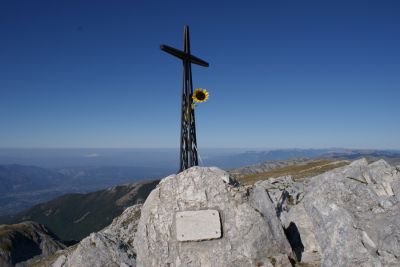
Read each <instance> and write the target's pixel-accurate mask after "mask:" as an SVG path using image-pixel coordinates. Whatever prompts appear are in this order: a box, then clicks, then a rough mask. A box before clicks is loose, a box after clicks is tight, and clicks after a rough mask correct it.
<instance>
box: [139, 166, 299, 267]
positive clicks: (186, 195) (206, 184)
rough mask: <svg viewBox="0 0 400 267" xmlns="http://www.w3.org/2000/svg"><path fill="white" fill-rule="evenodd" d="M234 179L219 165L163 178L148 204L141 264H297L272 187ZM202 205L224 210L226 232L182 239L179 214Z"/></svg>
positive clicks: (141, 236)
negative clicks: (292, 258)
mask: <svg viewBox="0 0 400 267" xmlns="http://www.w3.org/2000/svg"><path fill="white" fill-rule="evenodd" d="M234 184H235V181H233V179H232V178H230V177H229V174H228V173H226V172H224V171H222V170H220V169H218V168H201V167H192V168H190V169H188V170H185V171H184V172H182V173H180V174H178V175H171V176H169V177H167V178H165V179H163V180H162V181H161V182H160V184H159V185H158V187H157V188H156V189H155V190H153V192H152V193H151V194H150V195H149V197H148V198H147V200H146V202H145V203H144V205H143V208H142V215H141V218H140V222H139V225H138V232H137V234H136V237H135V242H134V244H135V248H136V250H137V259H136V260H137V266H143V267H147V266H268V265H271V264H272V263H275V265H280V266H291V264H290V261H289V258H288V255H289V256H290V255H291V253H292V251H291V247H290V245H289V243H288V241H287V239H286V237H285V234H284V231H283V228H282V226H281V223H280V221H279V219H278V217H277V215H276V212H275V207H274V205H273V203H272V202H271V200H270V198H269V196H268V193H267V192H266V190H265V189H264V188H262V187H258V186H256V187H255V188H254V189H252V188H251V187H244V186H235V185H234ZM202 210H216V211H218V212H219V215H220V229H221V231H222V236H221V237H220V238H215V239H210V240H202V241H185V242H182V241H178V238H177V236H176V232H177V229H176V227H177V226H176V218H175V216H176V214H177V213H178V212H182V211H202ZM193 231H200V229H197V230H196V229H193Z"/></svg>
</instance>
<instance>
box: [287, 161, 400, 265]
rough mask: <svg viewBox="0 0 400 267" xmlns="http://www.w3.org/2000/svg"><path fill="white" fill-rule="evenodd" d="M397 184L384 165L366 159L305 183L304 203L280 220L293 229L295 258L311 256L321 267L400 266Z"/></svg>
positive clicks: (397, 176)
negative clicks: (296, 236) (297, 242)
mask: <svg viewBox="0 0 400 267" xmlns="http://www.w3.org/2000/svg"><path fill="white" fill-rule="evenodd" d="M398 181H400V174H399V173H398V172H397V171H396V169H395V168H393V167H392V166H390V165H389V164H387V163H386V162H385V161H383V160H379V161H377V162H374V163H372V164H368V162H367V161H366V160H365V159H361V160H358V161H355V162H353V163H352V164H350V165H348V166H346V167H342V168H338V169H335V170H332V171H329V172H326V173H323V174H321V175H318V176H315V177H313V178H311V179H309V180H308V182H307V183H308V184H307V186H306V188H305V191H306V192H305V196H304V199H303V200H302V201H301V202H300V203H299V204H298V205H297V206H295V207H293V208H291V209H290V210H289V211H288V213H287V214H284V216H281V219H282V221H283V224H284V226H285V227H286V229H288V227H289V225H292V227H293V226H296V228H297V229H298V232H299V238H300V243H301V246H303V249H302V250H303V252H301V246H299V247H300V252H301V253H296V255H298V259H299V260H301V261H303V262H306V261H307V259H305V258H304V257H302V256H303V255H302V254H303V253H305V254H307V253H308V254H309V253H310V252H313V251H315V254H319V255H321V266H400V257H399V256H400V255H399V254H400V203H399V200H398V196H396V195H395V193H394V192H397V191H396V190H397V189H395V190H393V188H392V185H393V184H394V185H397V184H398ZM310 222H311V223H310ZM289 240H290V236H289ZM294 250H295V251H296V249H294ZM297 251H299V250H297Z"/></svg>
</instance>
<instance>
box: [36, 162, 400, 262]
mask: <svg viewBox="0 0 400 267" xmlns="http://www.w3.org/2000/svg"><path fill="white" fill-rule="evenodd" d="M399 187H400V171H399V170H398V169H396V168H394V167H392V166H390V165H389V164H387V163H386V162H385V161H383V160H380V161H377V162H374V163H372V164H368V162H367V161H366V160H358V161H355V162H353V163H352V164H350V165H348V166H345V167H342V168H337V169H334V170H332V171H329V172H326V173H324V174H321V175H318V176H315V177H311V178H306V179H304V181H303V182H302V183H300V182H296V181H293V179H292V178H291V177H290V176H284V177H278V178H273V179H269V180H266V181H261V182H258V183H256V184H255V185H254V186H238V185H237V182H236V181H234V180H232V178H231V177H229V174H228V173H226V172H224V171H222V170H220V169H218V168H200V167H193V168H190V169H188V170H186V171H184V172H182V173H180V174H178V175H171V176H169V177H167V178H165V179H163V180H162V181H161V182H160V184H159V185H158V186H157V188H156V189H154V190H153V191H152V192H151V194H150V195H149V197H148V198H147V200H146V202H145V204H144V205H143V206H141V205H136V206H132V207H130V208H128V209H126V210H125V211H124V213H123V214H122V215H121V216H120V217H118V218H116V219H115V220H114V221H113V223H112V224H111V225H110V226H109V227H107V228H105V229H103V230H102V231H100V232H98V233H94V234H92V235H90V236H89V237H87V238H85V239H83V240H82V242H81V243H79V244H78V245H76V246H74V247H70V248H68V249H66V250H64V251H62V252H57V253H56V254H55V255H53V256H52V257H51V258H48V259H46V260H42V261H40V262H37V263H36V265H34V266H60V267H61V266H64V267H66V266H71V267H72V266H83V267H86V266H139V267H148V266H170V267H172V266H185V267H186V266H215V267H219V266H268V267H272V266H274V267H277V266H292V264H295V265H296V266H308V267H310V266H326V267H328V266H329V267H331V266H338V267H339V266H340V267H342V266H345V267H347V266H349V267H350V266H377V267H378V266H393V267H394V266H400V188H399ZM205 210H208V212H204V211H205ZM185 211H203V213H202V212H194V213H193V212H185ZM214 211H216V212H217V213H218V214H213V212H214ZM177 212H179V213H178V214H182V215H185V216H186V215H187V216H189V217H188V218H185V219H184V220H189V222H190V223H189V224H190V225H193V221H192V222H191V221H190V218H191V217H190V216H192V215H188V214H197V215H196V216H198V214H208V215H207V216H217V215H218V217H210V218H212V220H213V221H212V222H211V221H210V225H206V226H207V227H204V229H194V230H193V231H196V233H195V235H193V236H195V238H196V240H201V241H192V240H193V239H190V238H186V237H185V238H179V239H178V238H177V235H176V234H177V228H176V227H177V224H176V213H177ZM139 217H140V220H139ZM215 218H219V220H220V223H218V220H217V221H215ZM201 223H202V225H204V224H205V220H202V222H201ZM194 225H195V224H194ZM179 227H181V226H179ZM192 227H193V226H192ZM210 229H216V231H218V230H219V231H221V233H222V235H220V233H217V232H215V233H212V235H209V238H207V236H206V238H205V239H206V240H204V236H202V235H203V234H204V232H206V234H207V233H209V232H207V231H210ZM178 230H179V231H178V232H180V233H182V232H183V233H185V234H186V233H187V230H188V229H183V230H184V231H181V230H182V229H178ZM189 230H190V229H189ZM202 231H203V232H202ZM199 236H200V237H199ZM219 236H221V237H220V238H219ZM179 240H183V241H179ZM290 259H297V262H296V263H293V261H292V262H290V261H289V260H290Z"/></svg>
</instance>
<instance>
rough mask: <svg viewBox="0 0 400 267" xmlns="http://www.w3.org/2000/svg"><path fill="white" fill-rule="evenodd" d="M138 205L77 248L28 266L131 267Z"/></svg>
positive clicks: (133, 259) (93, 234) (134, 253)
mask: <svg viewBox="0 0 400 267" xmlns="http://www.w3.org/2000/svg"><path fill="white" fill-rule="evenodd" d="M141 206H142V205H141V204H139V205H134V206H131V207H129V208H127V209H126V210H125V211H124V212H123V213H122V214H121V215H120V216H119V217H117V218H115V219H114V220H113V222H112V223H111V224H110V225H109V226H108V227H106V228H104V229H103V230H101V231H100V232H97V233H92V234H90V236H88V237H86V238H84V239H83V240H82V241H81V242H80V243H79V244H77V245H75V246H72V247H69V248H67V249H66V250H63V251H59V252H57V253H55V254H54V255H53V256H52V257H49V258H45V259H42V260H40V261H37V262H33V263H32V264H31V266H53V267H75V266H80V267H96V266H98V267H101V266H107V267H120V266H124V267H128V266H131V267H134V266H136V260H135V258H136V250H135V248H134V247H133V240H134V238H135V234H136V230H137V223H138V220H139V218H140V210H141Z"/></svg>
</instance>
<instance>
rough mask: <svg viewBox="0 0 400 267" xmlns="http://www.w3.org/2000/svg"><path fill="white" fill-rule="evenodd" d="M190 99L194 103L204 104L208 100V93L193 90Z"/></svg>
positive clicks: (201, 90)
mask: <svg viewBox="0 0 400 267" xmlns="http://www.w3.org/2000/svg"><path fill="white" fill-rule="evenodd" d="M192 98H193V100H194V102H197V103H201V102H206V101H207V99H208V92H207V90H206V89H202V88H197V89H196V90H194V93H193V96H192Z"/></svg>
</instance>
